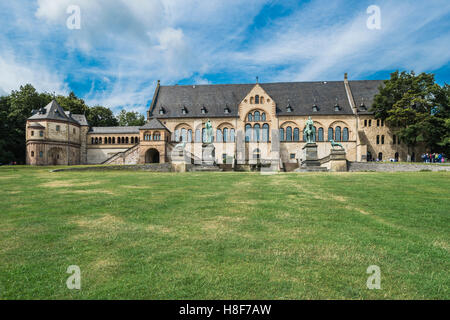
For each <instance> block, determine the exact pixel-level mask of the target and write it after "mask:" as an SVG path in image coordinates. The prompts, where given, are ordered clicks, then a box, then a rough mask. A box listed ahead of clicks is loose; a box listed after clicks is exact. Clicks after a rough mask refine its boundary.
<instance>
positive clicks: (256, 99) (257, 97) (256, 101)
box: [255, 95, 259, 104]
mask: <svg viewBox="0 0 450 320" xmlns="http://www.w3.org/2000/svg"><path fill="white" fill-rule="evenodd" d="M255 104H259V96H258V95H256V96H255Z"/></svg>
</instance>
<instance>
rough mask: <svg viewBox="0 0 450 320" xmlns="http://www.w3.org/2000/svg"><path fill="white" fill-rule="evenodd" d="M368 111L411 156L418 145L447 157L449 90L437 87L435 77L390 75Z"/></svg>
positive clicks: (396, 73) (448, 144) (431, 75)
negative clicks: (386, 126)
mask: <svg viewBox="0 0 450 320" xmlns="http://www.w3.org/2000/svg"><path fill="white" fill-rule="evenodd" d="M371 111H373V112H374V114H375V118H377V119H382V120H385V122H386V123H387V124H388V126H389V127H390V128H391V130H393V131H394V133H395V134H397V135H398V136H399V137H400V139H401V140H402V141H403V142H404V143H406V145H407V146H408V148H409V149H410V152H413V151H412V150H414V147H416V146H418V145H419V144H421V145H424V146H425V147H426V149H427V151H428V152H436V153H444V154H445V155H446V156H447V157H448V156H450V86H449V85H448V84H447V83H446V84H444V85H443V86H440V85H439V84H437V83H436V81H435V78H434V74H432V73H425V72H423V73H420V74H417V75H416V74H415V73H414V71H411V72H406V71H403V72H399V71H396V72H393V73H392V74H391V77H390V79H389V80H385V81H384V85H383V86H380V88H379V93H378V94H377V95H375V97H374V103H373V105H372V109H371Z"/></svg>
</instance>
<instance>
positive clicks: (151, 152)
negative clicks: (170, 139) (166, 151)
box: [145, 148, 159, 163]
mask: <svg viewBox="0 0 450 320" xmlns="http://www.w3.org/2000/svg"><path fill="white" fill-rule="evenodd" d="M145 163H159V151H158V150H156V149H154V148H151V149H148V150H147V152H146V153H145Z"/></svg>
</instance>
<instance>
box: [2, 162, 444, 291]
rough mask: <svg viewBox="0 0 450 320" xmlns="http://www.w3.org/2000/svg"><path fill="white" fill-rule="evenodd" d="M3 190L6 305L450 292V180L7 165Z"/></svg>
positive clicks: (439, 175)
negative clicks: (377, 277) (76, 280)
mask: <svg viewBox="0 0 450 320" xmlns="http://www.w3.org/2000/svg"><path fill="white" fill-rule="evenodd" d="M0 186H1V191H2V192H1V196H0V205H1V211H0V299H114V298H123V299H328V298H331V299H344V298H349V299H391V298H392V299H449V298H450V292H449V285H450V278H449V273H448V271H449V269H450V254H449V248H450V246H449V240H450V239H449V238H450V232H449V231H450V228H449V226H450V197H449V191H450V173H449V172H417V173H410V172H407V173H341V174H338V173H335V174H333V173H318V174H278V175H272V176H263V175H259V174H257V173H234V172H229V173H227V172H225V173H178V174H175V173H150V172H120V171H106V172H93V171H91V172H58V173H50V172H49V168H30V167H0ZM69 265H78V266H79V267H80V268H81V277H82V278H81V290H69V289H67V287H66V280H67V278H68V277H69V274H67V273H66V270H67V267H68V266H69ZM370 265H378V266H379V267H380V268H381V290H369V289H367V287H366V280H367V278H368V276H369V275H368V274H367V273H366V269H367V267H368V266H370Z"/></svg>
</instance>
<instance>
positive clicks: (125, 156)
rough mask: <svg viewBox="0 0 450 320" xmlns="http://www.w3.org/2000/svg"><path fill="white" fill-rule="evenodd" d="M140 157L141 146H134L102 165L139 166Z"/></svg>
mask: <svg viewBox="0 0 450 320" xmlns="http://www.w3.org/2000/svg"><path fill="white" fill-rule="evenodd" d="M138 157H139V145H138V144H137V145H134V146H132V147H131V148H128V149H127V150H125V151H122V152H118V153H116V154H115V155H113V156H111V157H109V158H108V159H106V160H105V161H103V162H102V163H101V164H137V163H138Z"/></svg>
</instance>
